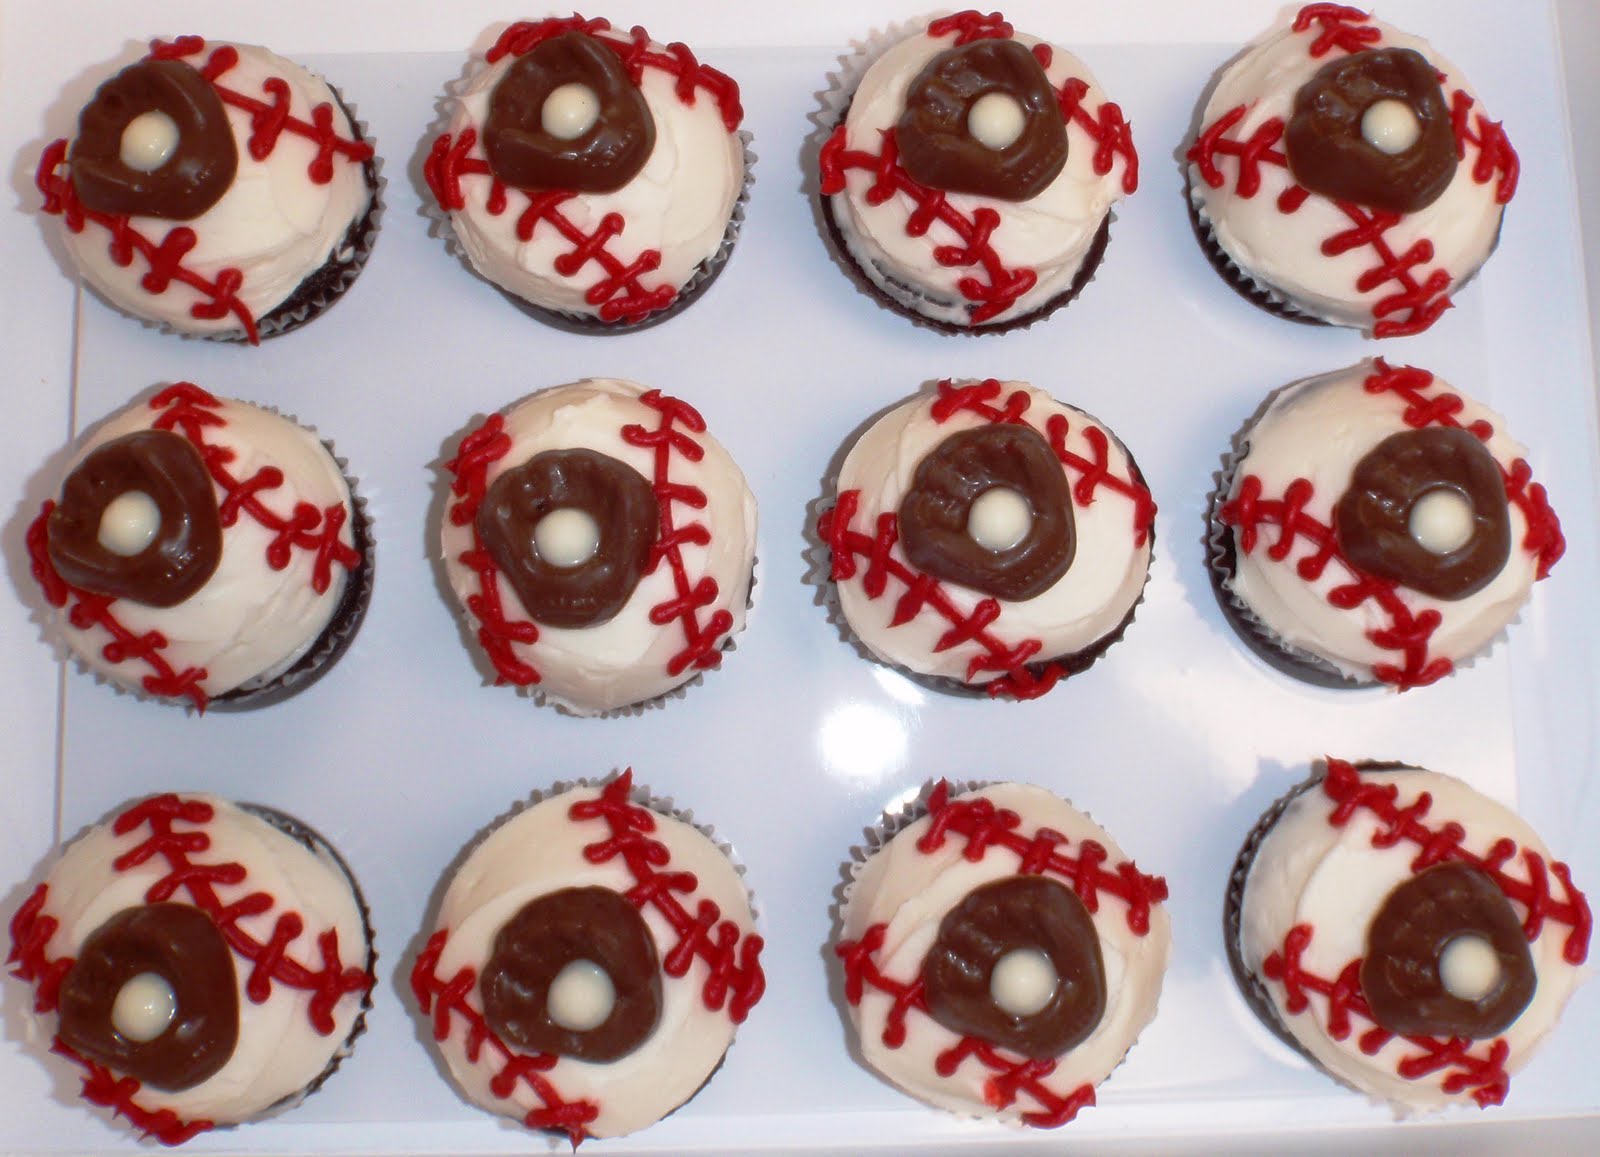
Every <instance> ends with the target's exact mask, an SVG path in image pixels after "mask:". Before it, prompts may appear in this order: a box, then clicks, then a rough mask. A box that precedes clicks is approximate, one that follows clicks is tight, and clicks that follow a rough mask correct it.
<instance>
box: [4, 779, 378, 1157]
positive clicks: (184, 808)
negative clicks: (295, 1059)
mask: <svg viewBox="0 0 1600 1157" xmlns="http://www.w3.org/2000/svg"><path fill="white" fill-rule="evenodd" d="M214 815H215V809H213V808H212V806H211V805H210V804H208V803H206V802H204V801H203V800H196V799H183V798H181V797H179V796H176V795H171V794H168V795H159V796H152V797H151V798H149V799H147V800H143V801H141V802H140V803H138V804H135V805H134V806H133V807H131V808H129V809H128V810H127V811H125V812H123V813H122V814H121V815H119V816H118V817H117V818H116V820H115V821H113V823H112V832H113V834H115V835H117V836H119V837H120V836H126V835H128V834H129V833H131V832H136V831H138V830H139V829H140V828H145V827H147V828H148V829H149V836H148V838H146V839H145V840H144V841H143V842H142V843H139V844H137V845H135V846H134V847H132V848H130V849H129V850H128V851H126V852H124V853H123V854H122V855H120V856H118V857H117V858H116V859H115V860H114V861H113V862H112V867H113V869H114V870H116V871H118V872H125V871H127V870H128V869H129V868H133V867H137V866H139V865H141V864H144V863H147V862H149V861H151V860H153V859H157V858H159V859H160V860H162V861H164V862H165V864H166V866H167V867H168V869H169V871H168V872H167V874H166V875H165V876H163V877H161V878H160V879H159V880H157V881H156V883H154V884H153V885H151V886H150V888H149V889H147V890H146V892H145V902H146V903H149V904H159V903H164V902H166V901H168V900H171V899H172V898H173V897H174V896H176V895H177V894H178V893H179V892H180V891H181V892H184V893H186V894H187V896H188V903H190V904H193V905H194V906H195V907H196V908H198V909H200V910H201V911H202V912H204V913H205V914H206V915H208V916H210V917H211V919H212V921H213V922H214V923H215V924H216V926H217V930H218V931H220V932H221V933H222V936H223V938H224V939H225V940H226V941H227V942H228V945H229V947H230V948H231V949H232V950H233V951H234V952H235V953H237V954H238V955H239V956H241V957H243V958H244V959H245V960H247V961H250V962H251V972H250V977H249V980H248V983H247V984H246V995H248V996H249V998H250V999H251V1000H252V1001H253V1002H255V1003H256V1004H261V1003H264V1002H265V1001H266V1000H268V999H269V998H270V997H271V995H272V984H273V982H274V981H275V982H277V983H278V984H280V985H282V986H284V987H286V988H293V989H299V990H302V991H305V992H309V993H311V998H310V1001H309V1002H308V1004H307V1008H306V1014H307V1017H308V1019H309V1020H310V1022H311V1027H312V1028H313V1029H314V1030H315V1031H316V1032H318V1033H319V1034H321V1035H323V1036H327V1035H328V1034H330V1033H332V1032H333V1031H334V1028H335V1027H336V1026H335V1022H334V1019H333V1010H334V1008H335V1007H336V1006H337V1005H338V1003H339V1001H340V1000H341V999H343V997H344V996H346V995H347V994H353V993H365V992H367V991H368V990H369V989H370V988H371V987H372V985H373V977H372V975H371V974H370V973H369V972H367V971H366V970H365V969H362V968H357V967H354V966H352V967H349V968H346V967H344V966H343V964H342V963H341V961H340V956H339V934H338V931H337V929H333V928H329V929H327V930H326V931H324V932H322V933H321V934H320V935H319V936H318V937H317V941H316V943H317V951H318V954H319V955H320V957H321V965H320V967H314V966H311V965H307V964H303V963H301V962H299V961H297V960H295V959H294V958H292V957H290V956H289V954H288V948H289V946H290V944H291V942H292V941H294V940H295V939H296V938H297V937H299V936H300V934H301V932H302V931H303V930H304V923H305V922H304V920H303V919H302V918H301V917H300V915H299V913H296V912H282V913H280V914H279V915H278V919H277V924H276V927H275V928H274V930H273V933H272V936H271V938H270V939H269V940H268V941H267V943H265V944H262V943H261V942H259V941H257V940H256V939H255V938H254V937H252V936H251V935H250V934H249V933H248V932H246V931H245V930H244V929H243V928H241V927H240V925H239V921H241V920H243V919H245V918H249V917H256V916H261V915H264V914H265V913H268V912H270V911H272V909H273V908H274V907H275V906H276V904H277V901H276V900H275V899H274V898H273V897H272V896H271V895H269V894H268V893H266V892H250V893H247V894H246V895H244V896H242V897H241V898H239V899H237V900H235V901H233V902H232V903H230V904H226V905H224V904H223V902H222V900H221V898H220V897H218V895H217V893H216V891H215V890H214V888H213V885H215V884H221V885H224V886H229V887H235V886H238V885H240V884H243V883H244V882H245V880H246V879H247V878H248V872H247V871H246V870H245V867H244V865H243V864H239V863H235V862H231V861H224V862H215V863H208V862H204V861H200V860H196V859H193V858H192V857H195V856H199V855H201V854H202V853H204V852H206V851H208V850H209V849H210V847H211V837H210V836H209V835H208V834H206V832H205V831H204V827H205V825H206V824H208V823H210V822H211V820H212V819H213V818H214ZM179 823H182V824H185V825H194V826H195V829H196V830H185V831H178V830H175V827H174V825H176V824H179ZM48 895H49V893H48V888H47V887H46V886H45V885H43V884H41V885H39V887H38V888H36V889H35V890H34V892H33V894H32V895H31V896H30V897H29V898H28V900H27V902H26V903H24V904H23V906H22V907H21V908H20V909H18V911H17V913H16V915H15V916H13V917H12V919H11V927H10V932H11V951H10V954H9V955H8V956H7V958H6V962H7V963H8V964H11V965H15V966H16V967H15V968H14V969H13V971H12V975H14V976H16V977H17V978H18V979H20V980H23V981H26V982H28V983H30V984H32V985H33V986H34V1010H35V1011H36V1012H38V1013H41V1014H45V1013H49V1012H53V1011H54V1010H55V1008H56V1000H57V996H58V993H59V989H60V986H61V981H62V980H63V978H64V977H65V976H66V974H67V973H68V972H69V971H71V969H72V966H73V964H74V960H73V959H72V958H71V957H60V958H58V959H56V960H51V959H50V958H49V956H48V955H47V954H46V952H45V947H46V945H47V944H48V943H49V941H50V938H51V937H52V936H53V935H54V934H55V932H56V929H57V928H58V926H59V924H58V921H57V920H56V919H55V917H53V916H48V915H45V913H44V909H45V904H46V902H47V899H48ZM52 1051H54V1052H57V1053H59V1054H61V1055H62V1056H64V1057H67V1058H68V1059H70V1060H72V1061H74V1062H75V1063H77V1064H78V1065H80V1066H82V1067H83V1069H84V1070H85V1072H86V1073H87V1074H88V1075H87V1076H85V1077H84V1080H83V1097H84V1099H85V1100H87V1101H89V1102H90V1103H91V1104H95V1105H102V1106H106V1107H109V1108H110V1109H112V1111H113V1112H114V1113H115V1114H116V1115H119V1116H122V1117H126V1118H127V1119H128V1120H129V1121H130V1122H131V1123H132V1124H133V1126H134V1127H135V1128H137V1129H139V1130H140V1131H141V1132H143V1133H145V1134H147V1135H150V1136H154V1137H155V1138H156V1139H157V1140H159V1141H161V1142H162V1143H163V1144H165V1145H179V1144H182V1143H183V1142H185V1141H188V1140H190V1139H191V1138H192V1137H194V1136H196V1135H197V1134H199V1133H202V1132H204V1131H205V1130H207V1129H210V1128H211V1124H212V1123H211V1122H210V1121H203V1120H197V1121H184V1120H182V1119H181V1118H180V1117H178V1115H177V1114H176V1113H174V1112H173V1111H172V1110H171V1109H160V1110H151V1109H147V1108H144V1107H142V1106H140V1105H139V1104H138V1103H137V1102H136V1101H135V1100H134V1097H135V1096H136V1095H137V1094H138V1092H139V1089H140V1087H141V1086H140V1083H139V1081H137V1080H136V1079H134V1078H133V1077H125V1076H124V1077H119V1076H117V1075H116V1074H115V1073H113V1072H112V1071H111V1070H109V1069H107V1068H106V1067H105V1066H103V1065H101V1064H99V1063H98V1062H96V1061H93V1060H90V1059H89V1058H87V1057H84V1056H82V1055H80V1054H79V1053H78V1052H76V1051H75V1050H73V1049H72V1048H71V1047H69V1046H68V1045H66V1044H65V1043H63V1042H62V1041H61V1040H60V1039H59V1038H57V1039H56V1040H55V1041H54V1043H53V1044H52Z"/></svg>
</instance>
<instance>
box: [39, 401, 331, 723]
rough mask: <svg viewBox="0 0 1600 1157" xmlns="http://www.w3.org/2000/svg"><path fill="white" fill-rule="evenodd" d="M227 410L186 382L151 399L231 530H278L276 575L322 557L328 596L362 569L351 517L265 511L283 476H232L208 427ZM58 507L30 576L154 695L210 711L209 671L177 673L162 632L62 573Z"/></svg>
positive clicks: (273, 472)
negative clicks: (142, 629)
mask: <svg viewBox="0 0 1600 1157" xmlns="http://www.w3.org/2000/svg"><path fill="white" fill-rule="evenodd" d="M221 406H222V403H221V402H219V401H218V400H217V399H216V398H214V397H212V396H211V395H210V394H208V393H207V392H206V391H205V390H202V389H201V388H200V387H199V386H196V385H194V384H193V383H192V382H178V383H176V384H175V385H171V386H168V387H167V388H166V389H164V390H162V391H161V392H160V393H158V394H156V395H155V397H153V398H151V399H150V408H151V409H152V410H160V411H161V413H160V414H159V415H158V416H157V417H156V418H155V420H154V421H153V422H151V424H150V425H151V428H152V429H156V430H173V429H176V430H177V432H179V433H181V434H182V435H183V436H184V437H185V438H187V439H188V440H189V441H190V442H191V443H192V444H193V445H194V447H195V449H196V450H198V451H200V458H201V460H202V461H203V462H204V463H205V466H206V470H207V472H209V473H210V475H211V479H212V481H213V482H215V483H216V485H217V486H218V487H219V488H220V490H221V491H222V497H221V499H220V500H219V502H218V504H217V507H218V513H219V517H220V521H221V523H222V525H223V527H224V528H226V527H229V526H232V525H233V524H234V523H236V522H238V520H239V515H240V513H244V514H247V515H249V516H250V518H251V520H252V521H254V522H256V523H258V524H260V525H261V526H262V527H264V528H265V529H267V530H269V531H271V532H272V534H273V539H272V541H271V542H270V543H268V544H267V550H266V559H267V565H268V566H270V567H271V568H272V569H273V570H283V569H284V568H285V567H287V566H288V565H289V563H290V561H291V559H292V557H293V554H294V552H295V551H296V550H303V551H308V552H310V553H311V554H312V555H313V556H314V561H313V563H312V570H311V589H312V590H313V591H315V592H316V593H317V594H318V595H325V594H327V592H328V588H329V586H331V585H332V582H333V566H334V564H335V563H337V564H338V565H339V566H342V567H344V568H345V569H346V570H354V569H355V568H356V567H357V566H359V565H360V563H361V556H360V555H359V554H358V553H356V550H355V548H354V547H353V546H350V545H348V544H346V543H344V542H342V541H340V539H339V534H340V532H341V531H342V530H343V529H344V524H345V522H346V521H347V519H348V517H349V515H348V513H347V512H346V510H345V508H344V506H343V505H342V504H339V503H335V504H334V505H332V506H329V507H327V508H326V509H324V510H320V511H319V510H318V509H317V508H316V507H315V506H313V505H311V504H310V503H309V502H299V503H296V504H295V508H294V510H293V511H292V512H291V514H290V516H289V517H288V518H283V517H282V516H280V515H278V514H277V513H276V512H274V511H273V510H272V509H270V508H269V507H267V506H265V505H263V504H262V502H261V500H260V499H259V498H258V497H257V495H259V494H261V493H262V492H264V491H267V490H272V489H275V488H277V487H279V486H281V485H283V471H281V470H279V469H278V468H277V467H275V466H263V467H262V468H261V469H259V470H257V471H256V473H255V474H253V475H251V476H250V477H249V478H246V479H244V480H242V481H241V480H239V479H236V478H235V477H234V476H233V475H232V474H231V473H229V471H228V469H227V466H228V463H230V462H232V461H233V460H234V458H235V457H237V455H236V454H235V453H234V451H232V450H230V449H228V448H227V447H226V446H216V445H212V444H210V443H208V442H207V441H206V439H205V431H206V429H207V428H208V427H214V426H226V425H227V424H228V423H227V420H226V419H225V418H223V417H222V416H221V415H220V414H218V413H217V412H216V411H217V410H219V409H220V408H221ZM54 509H55V503H54V502H50V501H46V502H45V504H44V507H43V508H42V509H41V510H40V512H39V517H37V518H36V519H34V520H33V523H32V525H30V526H29V527H28V533H27V540H26V541H27V547H28V557H29V560H30V570H31V571H32V573H33V577H34V581H35V582H37V583H38V584H39V587H40V589H41V590H42V591H43V592H44V597H45V601H46V602H48V603H49V604H50V605H51V606H53V607H57V608H60V607H64V606H66V605H67V603H68V601H69V600H72V599H76V600H77V601H76V603H75V604H74V605H73V606H72V608H71V610H69V611H68V612H67V618H68V621H69V622H70V623H71V624H72V625H73V626H74V627H75V628H77V629H78V630H80V631H87V630H90V629H91V628H93V627H100V628H102V629H103V630H105V631H106V633H107V634H109V635H110V636H111V641H110V642H108V643H107V644H106V645H105V646H104V647H103V648H102V649H101V652H100V653H101V655H102V656H103V657H104V658H105V660H106V662H108V663H113V664H117V665H120V664H122V663H130V662H140V663H143V664H145V665H146V666H147V667H149V668H150V672H151V673H150V674H148V675H146V676H145V677H144V678H143V679H142V680H141V681H140V683H141V686H143V687H144V689H145V690H146V691H148V692H149V693H150V694H152V695H161V696H165V697H168V698H179V697H184V698H187V699H189V701H190V702H192V703H193V704H194V705H195V707H196V708H197V709H199V710H200V711H204V710H205V709H206V704H207V703H209V702H210V697H209V696H208V695H207V694H206V693H205V691H203V690H202V689H201V687H200V683H201V681H202V680H204V679H205V678H206V674H207V672H206V669H205V668H204V667H186V668H184V669H183V670H182V671H179V670H177V669H176V668H174V667H173V666H172V665H171V664H169V663H168V662H167V661H166V659H165V658H164V657H163V656H162V654H161V652H162V651H163V650H165V649H166V647H167V645H168V644H167V639H166V636H164V635H163V634H162V633H161V632H160V631H149V632H147V633H145V634H143V635H137V634H134V633H133V632H132V631H131V630H129V629H128V628H127V627H126V626H124V625H123V624H122V622H121V621H120V620H119V619H118V618H117V617H116V615H115V614H114V613H113V612H112V610H111V608H112V606H113V605H114V604H115V603H116V601H117V600H116V599H114V598H107V597H106V596H104V595H97V594H93V593H92V592H90V591H85V590H80V589H78V588H77V587H74V586H71V585H70V584H68V583H67V582H66V581H65V580H64V579H62V577H61V576H60V575H59V574H57V573H56V569H55V566H54V565H53V564H52V563H51V562H50V555H49V546H48V544H49V537H48V523H49V519H50V512H51V511H52V510H54Z"/></svg>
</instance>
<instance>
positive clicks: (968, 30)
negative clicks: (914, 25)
mask: <svg viewBox="0 0 1600 1157" xmlns="http://www.w3.org/2000/svg"><path fill="white" fill-rule="evenodd" d="M952 32H954V33H955V34H956V44H955V46H956V47H957V48H962V47H965V46H966V45H968V44H971V43H972V42H973V41H975V40H1010V39H1011V37H1012V36H1013V35H1014V34H1015V32H1016V29H1014V28H1012V27H1011V25H1010V24H1009V23H1007V21H1006V19H1005V17H1003V16H1001V15H1000V13H998V12H991V13H989V14H988V15H987V16H985V15H984V14H983V13H982V12H979V11H977V10H976V9H972V8H969V9H967V10H966V11H965V12H957V13H956V14H955V15H953V16H941V17H940V18H939V19H937V20H935V21H934V22H933V23H931V24H929V25H928V35H929V36H932V37H933V38H935V39H938V38H939V37H941V36H948V35H949V34H950V33H952Z"/></svg>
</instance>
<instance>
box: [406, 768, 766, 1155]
mask: <svg viewBox="0 0 1600 1157" xmlns="http://www.w3.org/2000/svg"><path fill="white" fill-rule="evenodd" d="M671 810H672V809H671V808H670V807H669V806H667V805H665V804H662V803H660V802H658V801H654V800H652V799H651V798H650V797H649V796H648V795H647V794H646V793H645V792H643V791H642V790H640V789H636V788H635V787H634V786H633V776H632V773H631V772H625V773H623V774H622V775H620V776H618V777H616V778H614V779H612V780H611V781H609V782H608V783H606V784H605V785H603V786H588V785H582V786H578V787H574V788H570V789H567V790H557V791H556V792H555V793H554V794H552V795H550V796H548V797H546V798H544V799H542V800H540V801H539V802H537V803H535V804H533V805H532V806H530V807H527V808H525V809H523V810H520V811H518V812H516V813H515V814H513V815H512V816H511V817H510V818H508V819H506V820H504V821H502V822H501V823H499V824H498V825H496V826H495V827H493V828H492V829H491V830H490V832H489V833H488V835H486V836H485V837H483V839H482V841H481V842H480V843H479V844H478V845H477V846H476V847H475V848H474V849H473V850H472V852H471V854H470V855H468V856H467V858H466V859H465V860H464V861H463V862H462V864H461V865H460V867H459V868H457V869H456V870H455V871H454V873H453V874H452V876H451V878H450V883H449V887H448V888H447V889H446V891H445V895H444V902H443V904H442V905H441V907H440V910H439V917H438V922H437V925H436V930H435V931H434V932H433V933H432V935H431V936H430V937H429V939H428V941H427V944H426V945H425V947H424V948H423V950H422V952H421V953H419V954H418V957H417V961H416V965H415V967H414V968H413V969H412V972H411V989H412V992H413V993H414V994H415V996H416V999H417V1004H418V1007H419V1008H420V1009H421V1011H422V1013H423V1014H424V1015H425V1016H427V1017H428V1018H429V1021H430V1024H431V1026H432V1031H433V1039H434V1041H435V1042H437V1044H438V1047H439V1051H440V1053H441V1054H442V1055H443V1057H444V1060H445V1064H446V1065H447V1066H448V1068H449V1070H450V1075H451V1076H452V1077H453V1078H454V1079H455V1081H456V1083H457V1085H458V1086H459V1087H460V1088H461V1091H462V1092H463V1093H464V1094H465V1095H466V1097H467V1099H468V1100H470V1101H471V1102H472V1103H473V1104H475V1105H478V1106H479V1107H481V1108H484V1109H487V1110H489V1111H490V1112H492V1113H498V1114H501V1115H503V1116H508V1117H512V1118H515V1119H517V1120H520V1121H521V1122H522V1123H523V1124H524V1125H525V1126H527V1127H528V1128H529V1129H539V1130H546V1131H550V1132H554V1133H559V1134H564V1135H565V1136H566V1137H567V1138H568V1139H570V1140H571V1142H572V1144H573V1145H575V1146H576V1145H577V1144H578V1143H580V1142H581V1141H583V1140H584V1139H586V1138H590V1137H618V1136H621V1135H623V1134H625V1133H632V1132H634V1131H635V1130H638V1129H642V1128H644V1127H645V1126H647V1125H651V1124H654V1123H655V1122H656V1121H658V1120H660V1119H661V1118H662V1117H664V1116H666V1115H667V1114H668V1113H670V1112H672V1111H673V1110H674V1109H676V1108H677V1107H678V1106H680V1105H681V1104H683V1103H684V1102H685V1101H687V1100H688V1099H689V1098H690V1097H692V1096H694V1094H695V1093H696V1092H697V1091H698V1090H699V1089H700V1087H701V1086H702V1085H704V1084H705V1082H706V1081H707V1080H708V1079H710V1077H711V1075H712V1073H713V1072H714V1071H715V1070H716V1068H717V1066H718V1065H720V1064H721V1063H722V1058H723V1055H724V1054H725V1053H726V1052H727V1050H728V1047H729V1046H730V1045H731V1044H732V1043H733V1035H734V1030H735V1029H736V1028H737V1027H738V1025H739V1024H741V1023H742V1022H743V1021H744V1019H745V1017H746V1016H748V1015H749V1013H750V1010H751V1009H752V1008H753V1007H754V1006H755V1004H756V1002H757V1001H759V1000H760V999H761V995H762V992H763V991H764V989H765V986H766V981H765V978H764V976H763V974H762V971H761V963H760V954H761V947H762V941H761V937H760V936H759V935H757V934H756V932H755V926H754V918H753V916H752V915H751V911H750V897H749V893H748V892H747V891H746V889H745V885H744V881H743V879H742V876H741V871H740V869H738V868H736V867H734V865H733V864H732V863H731V862H730V861H729V859H728V856H727V854H726V852H725V851H724V850H723V849H722V848H720V847H719V846H718V845H717V844H715V843H714V842H712V840H711V839H710V838H709V837H708V835H707V834H706V833H705V832H703V831H701V830H700V829H699V828H697V827H694V826H691V825H690V824H689V823H687V822H684V820H683V819H679V818H675V817H674V815H672V814H669V813H670V812H671Z"/></svg>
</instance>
